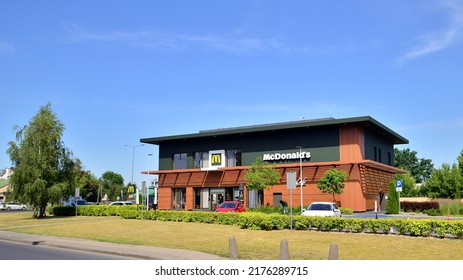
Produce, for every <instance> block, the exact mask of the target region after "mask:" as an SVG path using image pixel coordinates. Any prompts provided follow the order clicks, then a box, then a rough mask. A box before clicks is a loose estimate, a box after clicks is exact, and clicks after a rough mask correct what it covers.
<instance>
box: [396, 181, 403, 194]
mask: <svg viewBox="0 0 463 280" xmlns="http://www.w3.org/2000/svg"><path fill="white" fill-rule="evenodd" d="M402 187H403V184H402V180H396V181H395V190H396V191H397V192H401V191H402Z"/></svg>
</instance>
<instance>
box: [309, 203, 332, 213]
mask: <svg viewBox="0 0 463 280" xmlns="http://www.w3.org/2000/svg"><path fill="white" fill-rule="evenodd" d="M308 210H323V211H330V210H331V205H330V204H311V205H310V206H309V209H308Z"/></svg>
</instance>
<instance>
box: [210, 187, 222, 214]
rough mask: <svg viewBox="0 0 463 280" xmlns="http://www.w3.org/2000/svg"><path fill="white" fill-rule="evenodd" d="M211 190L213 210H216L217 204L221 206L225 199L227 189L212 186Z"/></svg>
mask: <svg viewBox="0 0 463 280" xmlns="http://www.w3.org/2000/svg"><path fill="white" fill-rule="evenodd" d="M210 192H211V210H212V211H215V209H216V208H217V206H219V205H220V204H221V203H222V202H224V199H225V189H223V188H216V189H214V188H212V189H211V190H210Z"/></svg>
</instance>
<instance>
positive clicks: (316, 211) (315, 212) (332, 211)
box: [302, 202, 341, 217]
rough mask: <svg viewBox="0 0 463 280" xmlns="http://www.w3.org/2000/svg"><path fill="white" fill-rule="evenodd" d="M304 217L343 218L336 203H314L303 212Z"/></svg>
mask: <svg viewBox="0 0 463 280" xmlns="http://www.w3.org/2000/svg"><path fill="white" fill-rule="evenodd" d="M302 216H312V217H313V216H320V217H341V210H339V208H338V206H337V205H336V203H334V202H313V203H311V204H310V205H309V207H307V209H303V210H302Z"/></svg>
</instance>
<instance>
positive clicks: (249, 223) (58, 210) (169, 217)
mask: <svg viewBox="0 0 463 280" xmlns="http://www.w3.org/2000/svg"><path fill="white" fill-rule="evenodd" d="M62 208H66V209H70V210H63V209H62ZM72 210H73V211H72ZM50 211H51V212H50V213H52V214H54V215H58V214H68V213H69V214H71V215H75V208H74V207H52V208H51V209H50ZM78 214H79V215H83V216H120V217H122V218H124V219H142V218H143V219H146V220H158V221H172V222H192V223H207V224H221V225H235V226H239V227H240V228H241V229H253V230H283V229H289V228H290V226H291V225H290V217H289V215H281V214H265V213H258V212H257V213H256V212H246V213H217V212H203V211H164V210H157V211H153V210H150V211H146V210H145V211H141V210H140V209H138V208H137V206H83V207H79V208H78ZM142 215H143V217H142ZM293 229H296V230H318V231H334V232H353V233H359V232H363V233H373V234H396V235H407V236H422V237H439V238H459V239H462V238H463V221H461V220H458V221H456V220H450V221H449V220H431V219H427V220H415V219H398V218H396V219H365V218H331V217H329V218H323V217H307V216H301V215H294V216H293Z"/></svg>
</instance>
